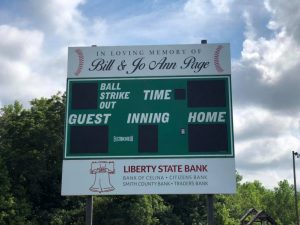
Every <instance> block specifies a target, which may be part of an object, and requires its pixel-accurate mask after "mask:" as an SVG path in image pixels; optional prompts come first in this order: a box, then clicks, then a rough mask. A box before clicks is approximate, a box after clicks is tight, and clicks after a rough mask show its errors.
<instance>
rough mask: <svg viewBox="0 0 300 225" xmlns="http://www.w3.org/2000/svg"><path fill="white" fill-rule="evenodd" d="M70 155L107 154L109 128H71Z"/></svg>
mask: <svg viewBox="0 0 300 225" xmlns="http://www.w3.org/2000/svg"><path fill="white" fill-rule="evenodd" d="M70 132H71V134H70V153H107V152H108V126H106V125H104V126H71V130H70Z"/></svg>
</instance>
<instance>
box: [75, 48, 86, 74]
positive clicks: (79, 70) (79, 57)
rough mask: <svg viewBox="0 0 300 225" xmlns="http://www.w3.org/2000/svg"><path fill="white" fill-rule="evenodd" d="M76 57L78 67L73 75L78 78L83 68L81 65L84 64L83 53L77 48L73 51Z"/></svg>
mask: <svg viewBox="0 0 300 225" xmlns="http://www.w3.org/2000/svg"><path fill="white" fill-rule="evenodd" d="M75 52H76V54H77V56H78V60H79V63H78V67H77V70H76V72H75V75H76V76H79V74H80V73H81V71H82V68H83V64H84V55H83V52H82V50H81V49H80V48H77V49H76V50H75Z"/></svg>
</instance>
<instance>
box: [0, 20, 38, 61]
mask: <svg viewBox="0 0 300 225" xmlns="http://www.w3.org/2000/svg"><path fill="white" fill-rule="evenodd" d="M0 37H2V38H1V42H0V57H1V58H5V59H7V60H8V59H9V60H25V61H31V60H34V59H35V57H36V56H37V55H39V54H40V50H41V47H42V45H43V41H44V35H43V33H41V32H40V31H37V30H21V29H18V28H16V27H11V26H7V25H0Z"/></svg>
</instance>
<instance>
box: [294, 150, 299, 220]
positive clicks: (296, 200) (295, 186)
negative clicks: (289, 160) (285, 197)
mask: <svg viewBox="0 0 300 225" xmlns="http://www.w3.org/2000/svg"><path fill="white" fill-rule="evenodd" d="M295 156H297V158H298V157H299V156H300V155H299V154H298V152H294V151H293V172H294V191H295V211H296V224H297V225H299V213H298V196H297V184H296V169H295Z"/></svg>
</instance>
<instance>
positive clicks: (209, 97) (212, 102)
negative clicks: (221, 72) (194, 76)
mask: <svg viewBox="0 0 300 225" xmlns="http://www.w3.org/2000/svg"><path fill="white" fill-rule="evenodd" d="M187 96H188V107H190V108H200V107H226V88H225V80H193V81H188V82H187Z"/></svg>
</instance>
